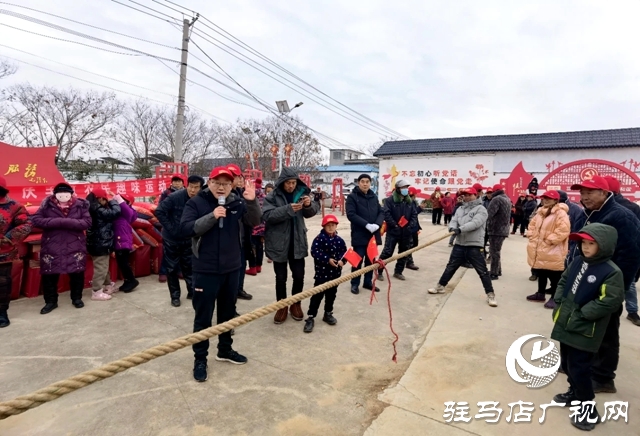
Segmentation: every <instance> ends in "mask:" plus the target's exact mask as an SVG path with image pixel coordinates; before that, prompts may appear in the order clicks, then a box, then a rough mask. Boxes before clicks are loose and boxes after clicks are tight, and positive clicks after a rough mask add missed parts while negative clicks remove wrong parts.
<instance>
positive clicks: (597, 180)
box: [571, 176, 611, 191]
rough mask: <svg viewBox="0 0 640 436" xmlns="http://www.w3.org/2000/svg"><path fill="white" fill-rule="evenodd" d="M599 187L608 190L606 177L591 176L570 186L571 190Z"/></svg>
mask: <svg viewBox="0 0 640 436" xmlns="http://www.w3.org/2000/svg"><path fill="white" fill-rule="evenodd" d="M583 188H584V189H599V190H601V191H610V190H611V188H610V187H609V183H607V179H605V178H604V177H601V176H593V178H591V179H589V180H583V181H582V182H580V183H576V184H575V185H572V186H571V190H572V191H579V190H581V189H583Z"/></svg>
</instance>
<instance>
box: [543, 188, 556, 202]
mask: <svg viewBox="0 0 640 436" xmlns="http://www.w3.org/2000/svg"><path fill="white" fill-rule="evenodd" d="M538 198H550V199H552V200H558V201H560V193H559V192H558V191H553V190H552V191H547V192H545V193H544V194H542V195H541V196H539V197H538Z"/></svg>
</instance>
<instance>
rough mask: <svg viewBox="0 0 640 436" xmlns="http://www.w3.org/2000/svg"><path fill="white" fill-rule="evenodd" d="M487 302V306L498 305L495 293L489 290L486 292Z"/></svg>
mask: <svg viewBox="0 0 640 436" xmlns="http://www.w3.org/2000/svg"><path fill="white" fill-rule="evenodd" d="M487 303H489V306H491V307H498V302H497V301H496V294H494V293H493V292H489V293H488V294H487Z"/></svg>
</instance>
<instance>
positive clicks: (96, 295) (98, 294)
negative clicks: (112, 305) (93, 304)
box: [91, 289, 111, 301]
mask: <svg viewBox="0 0 640 436" xmlns="http://www.w3.org/2000/svg"><path fill="white" fill-rule="evenodd" d="M91 299H92V300H95V301H107V300H111V295H109V294H105V293H104V292H103V289H100V290H99V291H93V292H92V293H91Z"/></svg>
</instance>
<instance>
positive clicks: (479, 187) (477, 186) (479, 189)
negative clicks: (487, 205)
mask: <svg viewBox="0 0 640 436" xmlns="http://www.w3.org/2000/svg"><path fill="white" fill-rule="evenodd" d="M472 188H473V189H475V190H476V194H478V191H484V190H485V189H489V188H485V187H484V186H482V185H481V184H480V183H476V184H475V185H473V186H472Z"/></svg>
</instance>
